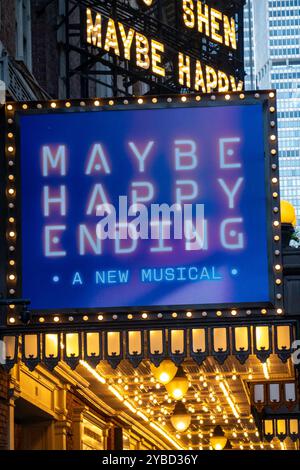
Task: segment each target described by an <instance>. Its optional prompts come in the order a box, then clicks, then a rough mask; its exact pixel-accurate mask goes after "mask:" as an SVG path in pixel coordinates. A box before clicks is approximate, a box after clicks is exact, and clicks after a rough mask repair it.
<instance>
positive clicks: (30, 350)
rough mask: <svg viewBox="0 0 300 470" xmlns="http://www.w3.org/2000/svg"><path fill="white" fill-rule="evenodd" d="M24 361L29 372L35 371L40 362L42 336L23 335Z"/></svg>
mask: <svg viewBox="0 0 300 470" xmlns="http://www.w3.org/2000/svg"><path fill="white" fill-rule="evenodd" d="M22 361H23V362H24V364H26V366H27V367H28V369H29V370H34V369H35V368H36V366H37V365H38V363H39V362H40V335H39V334H37V335H35V334H30V335H23V341H22Z"/></svg>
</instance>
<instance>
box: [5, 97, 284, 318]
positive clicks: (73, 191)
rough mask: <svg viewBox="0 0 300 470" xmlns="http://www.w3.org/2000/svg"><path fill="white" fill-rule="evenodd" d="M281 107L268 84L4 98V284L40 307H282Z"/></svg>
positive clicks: (219, 310) (68, 309)
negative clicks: (198, 92)
mask: <svg viewBox="0 0 300 470" xmlns="http://www.w3.org/2000/svg"><path fill="white" fill-rule="evenodd" d="M275 106H276V102H275V94H274V93H273V92H260V94H250V93H249V94H247V93H246V94H231V95H213V96H212V97H210V96H207V97H200V96H188V95H186V96H178V97H159V98H152V97H143V98H138V99H134V98H133V99H126V100H123V99H119V100H115V101H113V100H109V99H108V100H101V101H99V100H94V101H93V100H89V101H72V102H69V101H66V102H60V101H53V102H47V103H38V104H36V103H12V104H8V105H7V107H6V122H7V142H6V158H7V191H6V195H7V211H8V218H7V220H8V225H7V266H6V275H7V286H8V287H7V295H8V296H9V297H10V298H11V299H12V301H13V299H14V298H16V297H19V298H20V297H22V298H28V299H30V301H31V306H32V308H33V310H34V311H36V312H39V313H40V312H42V311H47V312H53V313H55V312H59V311H60V312H62V311H66V312H71V311H72V312H77V313H80V312H87V311H90V312H94V313H95V314H96V313H97V315H98V314H99V312H106V311H108V312H111V311H113V312H115V311H116V312H117V311H120V312H122V311H123V312H124V311H125V312H126V311H127V312H128V310H131V311H133V312H145V311H157V312H160V311H162V312H166V314H169V313H170V314H171V313H172V312H173V311H174V310H175V311H187V310H192V311H195V310H199V311H202V313H203V314H204V313H206V314H207V312H208V314H209V313H210V312H214V314H216V312H217V314H218V315H219V314H220V315H222V314H227V313H228V314H234V312H236V311H237V310H236V309H239V311H243V312H244V313H245V314H246V313H247V312H248V311H252V312H253V311H257V310H259V312H261V311H266V312H267V311H274V310H276V312H277V313H282V268H281V257H280V251H279V245H280V217H279V191H278V164H277V136H276V118H275ZM174 205H175V206H174ZM162 206H163V207H162ZM183 206H184V207H185V206H190V207H192V210H195V212H191V213H189V215H188V218H186V219H184V222H183V228H184V230H183V232H184V233H183V234H182V235H181V237H180V236H179V237H178V236H175V235H174V233H175V232H174V231H173V229H174V227H175V224H176V220H177V215H178V211H179V209H178V208H180V207H183ZM99 207H100V208H102V209H103V207H104V208H105V210H106V212H101V211H100V212H99ZM109 207H110V208H112V209H111V210H110V209H109ZM128 207H131V209H130V210H131V212H130V210H129V211H127V212H126V210H127V208H128ZM157 207H159V210H161V211H162V212H163V211H164V210H165V209H167V208H170V207H172V208H173V212H172V214H171V218H170V222H168V223H167V224H165V225H164V221H165V218H164V217H165V215H166V213H165V212H164V215H163V218H160V217H159V216H157V214H158V213H159V212H156V213H155V214H156V215H154V219H153V214H152V210H155V208H156V210H157ZM174 207H175V209H174ZM124 208H125V212H124ZM176 208H177V209H176ZM197 208H198V209H199V212H196V209H197ZM114 209H116V214H115V216H116V218H115V219H113V210H114ZM134 210H135V212H134ZM122 211H123V212H122ZM132 211H133V212H132ZM143 211H144V212H143ZM145 211H146V216H145V217H146V220H147V225H146V228H145V225H143V223H144V222H145V218H144V219H143V218H142V217H141V213H143V214H144V215H145ZM162 212H160V215H161V214H162ZM124 214H125V215H124ZM147 217H149V218H147ZM202 217H203V223H202V224H200V225H199V224H198V222H199V220H200V219H201V220H202ZM103 221H105V223H104V224H103ZM100 222H101V223H102V225H101V224H100V225H99V223H100ZM110 224H113V232H114V233H115V234H117V236H116V237H112V238H110V237H108V236H107V237H103V233H104V232H105V230H108V228H109V225H110ZM99 227H100V228H99ZM101 227H102V228H101ZM103 227H104V230H103V232H101V230H102V229H103ZM99 230H100V232H99ZM168 230H169V235H166V232H167V231H168ZM133 232H134V233H135V234H136V233H138V234H139V236H130V237H128V236H124V233H126V234H127V235H128V233H133ZM101 234H102V235H101ZM191 234H192V236H190V235H191ZM249 309H250V310H249ZM232 312H233V313H232Z"/></svg>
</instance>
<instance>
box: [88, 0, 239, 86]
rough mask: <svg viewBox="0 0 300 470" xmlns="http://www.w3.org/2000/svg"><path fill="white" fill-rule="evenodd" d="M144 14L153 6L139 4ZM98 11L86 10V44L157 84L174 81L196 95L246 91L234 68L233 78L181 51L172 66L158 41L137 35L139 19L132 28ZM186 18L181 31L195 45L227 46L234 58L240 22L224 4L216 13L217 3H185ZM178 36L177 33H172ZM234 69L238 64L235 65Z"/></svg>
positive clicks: (182, 11) (181, 4) (191, 0)
mask: <svg viewBox="0 0 300 470" xmlns="http://www.w3.org/2000/svg"><path fill="white" fill-rule="evenodd" d="M139 4H140V5H141V7H140V8H142V9H143V10H145V8H146V9H147V8H149V15H151V9H152V8H153V4H154V2H152V1H151V0H150V1H140V2H139ZM96 6H97V5H95V9H93V8H87V9H86V21H87V25H86V42H87V43H88V44H90V45H92V46H94V47H95V48H98V49H100V50H102V51H104V52H107V53H109V54H112V55H113V56H114V57H116V58H119V59H121V60H126V61H129V62H130V63H131V64H133V66H134V67H136V68H137V69H140V70H144V71H145V73H146V72H149V73H151V74H153V75H154V76H156V77H158V78H166V77H167V76H170V74H171V75H174V77H175V79H176V80H177V84H178V85H179V86H181V87H182V88H187V89H191V90H195V91H197V92H201V93H210V92H212V91H219V92H228V91H241V90H242V89H243V81H242V80H240V79H238V78H237V77H236V73H235V70H234V65H232V73H228V72H227V71H224V70H223V69H222V68H221V67H216V66H214V65H213V64H212V63H210V61H207V60H206V61H205V62H204V61H202V59H201V58H200V57H195V54H193V55H192V54H191V55H190V54H187V53H186V52H183V51H182V50H180V44H179V45H178V46H177V47H178V50H177V51H176V52H175V51H174V50H173V51H172V54H171V55H172V60H171V61H170V58H169V54H168V53H167V52H168V51H167V49H168V45H167V44H166V43H165V42H164V41H163V40H161V39H159V38H158V37H152V35H151V34H150V33H149V34H147V32H145V33H144V32H141V30H138V29H136V26H135V19H134V17H132V18H131V20H130V21H129V20H128V19H127V22H126V23H125V22H123V21H121V20H120V19H119V18H116V17H114V18H112V17H109V16H107V15H105V14H103V12H102V11H98V12H97V11H96ZM176 8H177V9H178V14H179V15H180V18H181V23H180V28H179V29H180V30H181V31H183V33H185V34H192V33H193V36H191V37H190V36H188V39H185V42H186V41H187V40H188V41H189V42H190V43H191V50H192V49H193V48H192V44H194V43H196V44H197V43H198V46H197V47H200V50H201V44H202V42H203V39H206V40H208V43H209V44H215V45H219V46H222V47H223V48H225V49H226V53H228V52H232V54H231V55H232V57H233V55H234V54H235V53H236V51H237V48H238V35H237V24H236V21H235V16H229V15H228V14H225V13H224V11H223V10H224V4H223V5H222V2H221V3H220V6H218V8H217V7H215V2H214V3H211V2H206V3H203V2H201V1H195V0H181V1H179V2H178V5H177V6H176ZM128 23H130V24H128ZM172 35H175V31H174V30H173V31H172ZM202 48H203V50H206V51H208V52H207V55H208V56H210V57H211V61H212V60H213V56H214V55H215V53H214V52H213V51H211V52H209V49H210V46H209V45H208V44H207V43H206V42H203V44H202ZM233 63H234V62H233Z"/></svg>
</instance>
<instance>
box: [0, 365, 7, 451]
mask: <svg viewBox="0 0 300 470" xmlns="http://www.w3.org/2000/svg"><path fill="white" fill-rule="evenodd" d="M8 382H9V378H8V374H7V373H6V372H5V371H4V370H3V369H1V367H0V450H5V449H7V448H8Z"/></svg>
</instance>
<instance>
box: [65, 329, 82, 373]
mask: <svg viewBox="0 0 300 470" xmlns="http://www.w3.org/2000/svg"><path fill="white" fill-rule="evenodd" d="M64 345H65V347H64V361H65V362H66V363H67V364H68V365H69V366H70V367H71V369H75V368H76V367H77V365H78V364H79V361H80V359H81V334H80V333H66V334H65V335H64Z"/></svg>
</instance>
